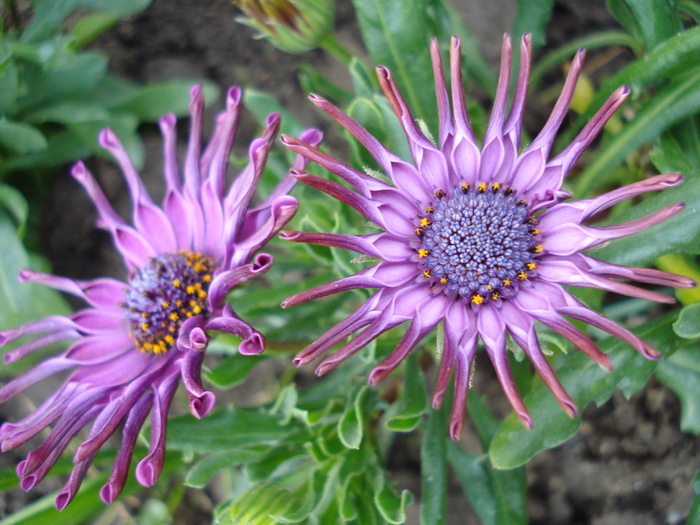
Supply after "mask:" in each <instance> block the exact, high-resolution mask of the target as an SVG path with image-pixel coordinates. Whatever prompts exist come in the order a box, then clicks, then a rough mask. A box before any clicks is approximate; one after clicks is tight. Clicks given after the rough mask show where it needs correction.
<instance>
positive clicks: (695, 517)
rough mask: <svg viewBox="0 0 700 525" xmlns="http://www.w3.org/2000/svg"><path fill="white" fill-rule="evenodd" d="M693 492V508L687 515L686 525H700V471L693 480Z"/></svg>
mask: <svg viewBox="0 0 700 525" xmlns="http://www.w3.org/2000/svg"><path fill="white" fill-rule="evenodd" d="M693 492H694V493H695V497H694V498H693V506H692V507H691V508H690V512H689V513H688V520H687V521H686V522H685V523H686V525H698V524H699V523H700V470H699V471H698V472H697V473H696V474H695V477H694V478H693Z"/></svg>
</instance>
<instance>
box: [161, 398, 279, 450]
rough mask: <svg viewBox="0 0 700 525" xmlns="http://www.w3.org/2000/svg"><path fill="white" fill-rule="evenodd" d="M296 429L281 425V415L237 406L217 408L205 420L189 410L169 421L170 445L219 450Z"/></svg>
mask: <svg viewBox="0 0 700 525" xmlns="http://www.w3.org/2000/svg"><path fill="white" fill-rule="evenodd" d="M291 432H292V429H290V428H288V427H284V426H281V425H280V424H279V423H278V420H277V418H275V417H273V416H270V415H268V414H265V413H263V412H257V411H254V410H244V409H237V408H225V409H220V410H216V411H213V412H212V413H210V414H209V415H207V417H205V418H204V419H201V420H197V419H195V418H193V417H192V416H191V415H189V414H187V415H184V416H180V417H176V418H172V419H170V420H169V421H168V449H171V450H184V451H197V452H216V451H222V450H228V449H232V448H242V447H245V446H251V445H258V444H261V443H274V442H277V441H279V440H281V439H284V438H285V437H286V436H288V435H289V434H290V433H291Z"/></svg>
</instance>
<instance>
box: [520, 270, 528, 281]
mask: <svg viewBox="0 0 700 525" xmlns="http://www.w3.org/2000/svg"><path fill="white" fill-rule="evenodd" d="M525 279H527V274H526V273H525V272H520V273H519V274H518V280H520V281H524V280H525Z"/></svg>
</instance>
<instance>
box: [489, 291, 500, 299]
mask: <svg viewBox="0 0 700 525" xmlns="http://www.w3.org/2000/svg"><path fill="white" fill-rule="evenodd" d="M500 298H501V294H500V293H498V292H491V299H494V300H496V299H500Z"/></svg>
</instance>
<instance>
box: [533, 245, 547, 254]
mask: <svg viewBox="0 0 700 525" xmlns="http://www.w3.org/2000/svg"><path fill="white" fill-rule="evenodd" d="M543 249H544V248H542V245H541V244H537V245H535V246H534V247H533V248H532V251H533V252H535V253H540V252H541V251H542V250H543Z"/></svg>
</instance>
